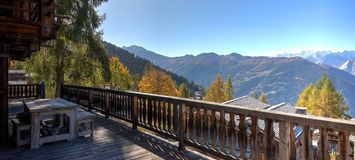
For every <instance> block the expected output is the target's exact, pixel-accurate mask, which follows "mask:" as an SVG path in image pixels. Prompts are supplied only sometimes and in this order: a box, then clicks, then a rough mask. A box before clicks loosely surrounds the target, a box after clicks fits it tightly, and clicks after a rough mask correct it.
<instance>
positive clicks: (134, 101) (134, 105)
mask: <svg viewBox="0 0 355 160" xmlns="http://www.w3.org/2000/svg"><path fill="white" fill-rule="evenodd" d="M137 101H138V98H137V96H136V95H133V96H132V112H131V114H132V115H131V116H132V130H134V131H135V130H137V104H138V102H137Z"/></svg>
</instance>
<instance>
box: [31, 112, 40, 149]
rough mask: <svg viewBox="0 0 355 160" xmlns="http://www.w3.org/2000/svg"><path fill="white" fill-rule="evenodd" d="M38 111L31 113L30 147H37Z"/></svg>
mask: <svg viewBox="0 0 355 160" xmlns="http://www.w3.org/2000/svg"><path fill="white" fill-rule="evenodd" d="M39 131H40V124H39V113H31V149H36V148H39Z"/></svg>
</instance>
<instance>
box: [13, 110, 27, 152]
mask: <svg viewBox="0 0 355 160" xmlns="http://www.w3.org/2000/svg"><path fill="white" fill-rule="evenodd" d="M11 123H12V127H13V136H12V137H13V141H14V143H15V145H16V147H20V146H21V145H25V144H29V143H30V141H31V134H30V132H31V124H30V122H29V121H26V118H24V117H23V114H19V115H17V116H16V118H12V119H11ZM26 132H27V133H26Z"/></svg>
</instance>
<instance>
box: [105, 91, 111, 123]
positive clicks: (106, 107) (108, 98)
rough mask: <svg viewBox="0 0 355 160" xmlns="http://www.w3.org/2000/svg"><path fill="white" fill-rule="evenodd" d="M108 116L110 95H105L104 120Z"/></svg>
mask: <svg viewBox="0 0 355 160" xmlns="http://www.w3.org/2000/svg"><path fill="white" fill-rule="evenodd" d="M109 114H110V94H109V93H106V96H105V118H106V119H108V118H109Z"/></svg>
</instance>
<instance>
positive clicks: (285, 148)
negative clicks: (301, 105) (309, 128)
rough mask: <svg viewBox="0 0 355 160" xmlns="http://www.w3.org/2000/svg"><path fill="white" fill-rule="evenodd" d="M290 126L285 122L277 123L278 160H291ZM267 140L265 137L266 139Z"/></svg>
mask: <svg viewBox="0 0 355 160" xmlns="http://www.w3.org/2000/svg"><path fill="white" fill-rule="evenodd" d="M289 131H290V124H289V123H288V122H285V121H280V122H279V159H291V152H290V145H291V144H290V143H293V142H292V141H291V137H290V136H291V135H290V134H289ZM266 138H267V137H266Z"/></svg>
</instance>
